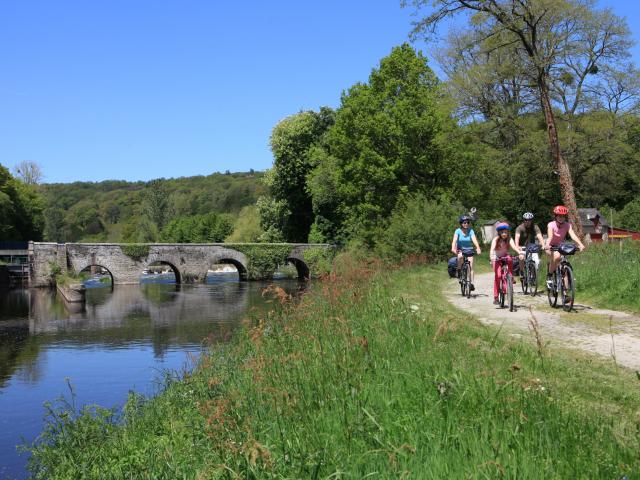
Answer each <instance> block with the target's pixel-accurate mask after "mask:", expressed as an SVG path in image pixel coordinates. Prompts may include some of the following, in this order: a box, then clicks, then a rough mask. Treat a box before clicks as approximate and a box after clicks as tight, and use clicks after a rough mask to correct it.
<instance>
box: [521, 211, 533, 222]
mask: <svg viewBox="0 0 640 480" xmlns="http://www.w3.org/2000/svg"><path fill="white" fill-rule="evenodd" d="M522 218H524V219H525V220H533V213H531V212H527V213H525V214H524V215H522Z"/></svg>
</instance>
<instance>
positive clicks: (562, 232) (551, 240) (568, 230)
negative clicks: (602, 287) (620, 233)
mask: <svg viewBox="0 0 640 480" xmlns="http://www.w3.org/2000/svg"><path fill="white" fill-rule="evenodd" d="M568 214H569V209H568V208H567V207H565V206H564V205H557V206H556V207H554V208H553V215H554V216H555V220H554V221H552V222H549V225H547V244H546V246H545V251H546V252H547V257H548V259H549V264H548V266H547V288H548V289H549V290H551V289H552V288H553V280H552V276H553V272H555V271H556V268H557V267H558V262H560V252H553V251H551V247H555V246H558V245H560V244H561V243H562V242H564V241H565V239H566V238H567V235H569V236H570V237H571V239H572V240H573V241H574V242H576V245H578V248H579V249H580V250H581V251H582V250H584V245H583V244H582V242H581V241H580V238H578V235H576V232H574V231H573V227H572V226H571V223H570V222H569V221H568V220H567V215H568Z"/></svg>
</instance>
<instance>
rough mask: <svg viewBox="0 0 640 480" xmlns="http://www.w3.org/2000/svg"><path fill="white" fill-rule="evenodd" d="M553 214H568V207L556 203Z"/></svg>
mask: <svg viewBox="0 0 640 480" xmlns="http://www.w3.org/2000/svg"><path fill="white" fill-rule="evenodd" d="M553 214H554V215H568V214H569V209H568V208H567V207H565V206H564V205H557V206H555V207H554V208H553Z"/></svg>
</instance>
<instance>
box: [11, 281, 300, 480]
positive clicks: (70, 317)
mask: <svg viewBox="0 0 640 480" xmlns="http://www.w3.org/2000/svg"><path fill="white" fill-rule="evenodd" d="M266 285H267V283H264V282H240V281H238V274H237V273H224V274H215V275H209V276H208V277H207V282H206V284H195V285H176V284H175V283H172V276H171V277H166V276H161V275H160V276H154V275H150V276H148V278H146V279H143V283H141V284H140V285H127V286H115V287H114V288H111V286H110V285H109V286H104V284H101V283H100V282H99V280H98V279H94V281H93V282H91V281H90V282H88V284H87V286H88V288H87V298H86V306H85V307H84V308H80V309H78V308H74V307H72V306H70V305H68V304H65V303H64V301H63V300H62V299H61V298H59V296H58V295H56V292H55V290H49V289H10V290H0V479H2V480H5V479H23V478H25V477H27V473H28V472H27V470H26V463H27V460H28V455H27V454H24V453H19V452H18V450H17V445H19V444H22V443H25V442H27V443H30V442H32V441H33V440H34V439H35V438H36V437H37V436H38V434H39V433H40V432H41V431H42V429H43V426H44V416H45V408H44V405H45V403H46V402H54V401H56V399H59V398H62V397H64V398H65V399H66V400H67V401H72V400H73V401H75V406H76V408H79V407H81V406H82V405H85V404H98V405H101V406H103V407H117V406H121V405H122V404H123V403H124V401H125V400H126V398H127V394H128V392H129V391H130V390H133V391H135V392H138V393H142V394H145V395H153V394H154V393H157V392H158V389H159V386H160V385H161V382H162V377H163V375H165V374H166V373H167V372H180V371H183V369H185V368H189V367H190V366H191V365H192V363H193V356H194V355H195V356H196V357H197V355H198V354H199V353H200V352H201V351H202V349H203V348H204V347H203V345H205V344H207V343H210V342H214V344H215V342H221V341H225V339H228V338H229V336H230V335H231V334H232V333H233V331H234V329H236V328H237V327H238V326H239V325H240V322H241V321H242V319H243V318H244V316H245V314H246V312H247V311H248V309H251V308H258V309H261V308H267V304H266V303H265V299H264V298H263V297H262V295H261V293H262V289H263V288H264V287H265V286H266ZM278 285H279V286H280V287H282V288H284V289H285V290H286V291H288V292H290V293H294V292H296V291H298V290H300V289H301V288H303V286H304V284H301V283H299V282H298V281H297V280H284V279H283V280H278ZM72 392H73V393H72Z"/></svg>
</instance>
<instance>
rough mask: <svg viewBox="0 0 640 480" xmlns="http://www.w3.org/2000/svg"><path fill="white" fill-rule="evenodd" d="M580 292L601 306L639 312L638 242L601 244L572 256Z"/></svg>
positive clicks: (639, 270) (639, 258) (639, 263)
mask: <svg viewBox="0 0 640 480" xmlns="http://www.w3.org/2000/svg"><path fill="white" fill-rule="evenodd" d="M571 263H572V265H573V266H574V274H575V276H576V289H577V292H578V297H577V299H578V301H580V294H584V295H585V296H587V297H590V298H593V299H594V300H596V301H597V302H598V303H600V304H602V305H603V306H607V307H610V308H627V309H630V310H634V311H637V312H640V242H634V241H626V242H621V243H615V244H612V243H609V244H607V243H600V244H593V245H591V246H590V247H589V248H588V249H587V250H586V251H585V252H584V253H581V254H579V255H576V256H575V257H574V258H572V259H571Z"/></svg>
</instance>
